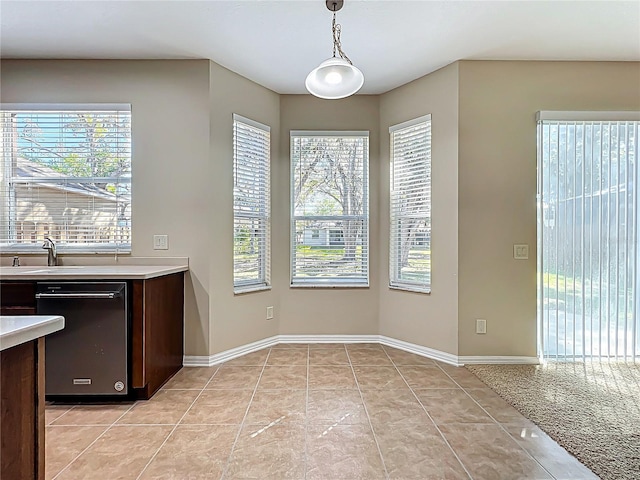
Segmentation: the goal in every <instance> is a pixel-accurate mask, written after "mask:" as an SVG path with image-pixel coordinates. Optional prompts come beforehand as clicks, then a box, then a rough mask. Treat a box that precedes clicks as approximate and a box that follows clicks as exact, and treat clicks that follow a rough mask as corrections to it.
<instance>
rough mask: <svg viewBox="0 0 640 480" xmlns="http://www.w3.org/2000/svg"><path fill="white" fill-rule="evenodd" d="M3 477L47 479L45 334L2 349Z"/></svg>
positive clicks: (0, 468) (0, 475) (0, 463)
mask: <svg viewBox="0 0 640 480" xmlns="http://www.w3.org/2000/svg"><path fill="white" fill-rule="evenodd" d="M0 377H1V379H0V409H1V410H2V412H1V416H0V438H1V441H2V445H1V447H0V478H2V479H5V478H6V479H11V480H44V478H45V476H44V429H45V425H44V424H45V421H44V338H38V339H36V340H32V341H30V342H26V343H23V344H21V345H16V346H15V347H11V348H8V349H6V350H3V351H2V352H0Z"/></svg>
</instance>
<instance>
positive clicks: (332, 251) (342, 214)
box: [291, 131, 369, 286]
mask: <svg viewBox="0 0 640 480" xmlns="http://www.w3.org/2000/svg"><path fill="white" fill-rule="evenodd" d="M368 175H369V132H304V131H292V132H291V195H292V199H291V210H292V212H291V283H292V285H298V286H348V285H353V286H366V285H368V284H369V198H368V195H369V179H368Z"/></svg>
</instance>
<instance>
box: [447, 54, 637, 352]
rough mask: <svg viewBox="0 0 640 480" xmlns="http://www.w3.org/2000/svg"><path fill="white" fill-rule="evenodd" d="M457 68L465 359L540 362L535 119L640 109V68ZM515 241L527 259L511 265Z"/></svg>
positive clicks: (483, 64)
mask: <svg viewBox="0 0 640 480" xmlns="http://www.w3.org/2000/svg"><path fill="white" fill-rule="evenodd" d="M459 68H460V99H459V103H460V123H459V176H460V178H459V195H460V197H459V222H460V226H459V234H460V235H459V274H460V280H459V281H460V287H459V354H460V355H527V356H535V355H536V268H537V267H536V122H535V114H536V112H537V111H539V110H640V64H639V63H631V62H629V63H616V62H598V63H595V62H593V63H591V62H513V61H512V62H487V61H463V62H460V67H459ZM434 142H435V139H434ZM434 177H435V174H434ZM515 243H526V244H529V260H514V259H513V244H515ZM476 318H484V319H486V320H487V334H486V335H476V334H475V333H474V332H475V319H476Z"/></svg>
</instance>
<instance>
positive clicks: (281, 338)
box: [182, 335, 459, 367]
mask: <svg viewBox="0 0 640 480" xmlns="http://www.w3.org/2000/svg"><path fill="white" fill-rule="evenodd" d="M278 343H380V344H382V345H387V346H389V347H393V348H398V349H400V350H404V351H406V352H409V353H415V354H416V355H421V356H423V357H427V358H432V359H434V360H439V361H441V362H445V363H450V364H451V365H459V363H458V361H457V358H458V357H456V356H455V355H453V354H451V353H446V352H441V351H440V350H434V349H433V348H428V347H423V346H421V345H416V344H413V343H408V342H403V341H402V340H396V339H395V338H390V337H385V336H383V335H276V336H273V337H269V338H266V339H264V340H260V341H257V342H253V343H248V344H246V345H242V346H240V347H236V348H232V349H230V350H225V351H224V352H220V353H216V354H213V355H209V356H206V355H203V356H197V355H185V356H184V358H183V361H182V364H183V365H184V366H185V367H210V366H212V365H217V364H219V363H222V362H227V361H229V360H232V359H234V358H237V357H240V356H242V355H246V354H247V353H251V352H255V351H258V350H261V349H263V348H267V347H272V346H273V345H277V344H278Z"/></svg>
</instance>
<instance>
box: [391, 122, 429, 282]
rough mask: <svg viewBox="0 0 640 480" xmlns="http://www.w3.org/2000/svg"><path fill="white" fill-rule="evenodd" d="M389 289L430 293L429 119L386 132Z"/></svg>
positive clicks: (400, 125) (395, 127)
mask: <svg viewBox="0 0 640 480" xmlns="http://www.w3.org/2000/svg"><path fill="white" fill-rule="evenodd" d="M389 133H390V137H391V139H390V145H391V172H390V179H391V185H390V192H391V205H390V214H391V218H390V227H391V230H390V238H389V285H390V286H391V287H395V288H400V289H406V290H414V291H419V292H429V291H430V289H431V115H426V116H423V117H420V118H416V119H414V120H410V121H408V122H404V123H401V124H399V125H395V126H393V127H391V128H389Z"/></svg>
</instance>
